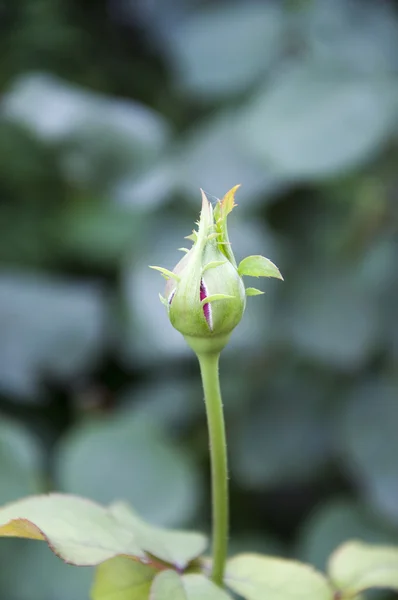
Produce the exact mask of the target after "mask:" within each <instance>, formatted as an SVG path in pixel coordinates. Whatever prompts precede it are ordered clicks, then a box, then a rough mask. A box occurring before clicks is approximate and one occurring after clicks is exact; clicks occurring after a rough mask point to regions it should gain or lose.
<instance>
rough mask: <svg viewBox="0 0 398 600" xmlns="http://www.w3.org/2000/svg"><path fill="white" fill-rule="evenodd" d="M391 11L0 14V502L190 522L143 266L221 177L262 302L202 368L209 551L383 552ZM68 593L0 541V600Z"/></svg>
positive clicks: (197, 462) (210, 6) (69, 580)
mask: <svg viewBox="0 0 398 600" xmlns="http://www.w3.org/2000/svg"><path fill="white" fill-rule="evenodd" d="M397 10H398V5H397V3H396V2H392V1H390V2H388V1H382V2H381V1H380V2H375V1H374V0H333V2H331V1H330V0H304V1H290V2H288V1H286V2H283V1H282V0H280V1H277V0H275V1H272V0H269V1H262V2H256V1H254V0H249V1H245V2H244V1H243V0H241V1H238V0H236V1H232V0H224V1H223V0H218V1H217V2H206V1H204V0H151V1H148V0H108V1H106V0H101V1H88V2H84V3H81V2H79V1H78V0H71V1H68V2H67V1H66V0H14V2H13V3H7V2H6V3H3V5H1V6H0V30H1V35H0V86H1V92H2V99H1V103H0V411H1V422H0V500H1V502H2V503H4V502H7V501H10V500H13V499H16V498H18V497H21V496H23V495H26V494H29V493H36V492H38V491H46V490H49V489H58V490H63V491H68V492H75V493H78V494H84V495H87V496H89V497H92V498H94V499H97V500H99V501H101V502H109V501H111V500H112V499H119V498H125V499H127V500H128V501H130V502H131V503H132V504H133V505H134V506H135V507H136V508H137V510H138V511H139V512H141V513H142V514H143V516H145V517H146V518H148V519H150V520H153V521H154V522H155V523H159V524H162V525H169V526H175V525H178V526H186V525H189V526H201V527H203V528H204V529H205V530H208V529H209V518H210V517H209V506H208V491H209V490H208V483H207V482H208V448H207V434H206V423H205V416H204V410H203V406H202V397H201V390H200V380H199V375H198V368H197V365H196V362H195V360H194V357H193V355H192V353H191V352H190V351H189V349H188V348H187V347H185V345H184V342H183V339H182V337H181V336H179V334H177V332H175V331H174V330H172V328H171V327H170V325H169V323H168V320H167V318H166V316H165V314H164V308H163V307H162V306H161V304H160V302H159V300H158V292H159V291H160V289H159V279H158V276H157V275H156V274H154V273H152V272H151V271H150V270H149V269H148V268H147V265H149V264H158V263H161V264H164V265H165V266H169V267H170V268H172V267H173V265H174V264H175V263H176V262H177V260H178V258H179V257H178V253H177V251H176V248H177V247H178V246H181V245H182V238H183V236H184V235H187V234H188V233H190V230H191V228H192V223H193V220H194V219H195V218H196V217H197V215H198V211H199V208H200V199H199V193H198V189H199V187H203V188H204V189H205V191H206V192H208V193H209V194H210V195H214V196H218V197H220V196H222V195H223V194H224V193H225V192H226V191H227V190H228V189H229V188H230V187H232V186H233V185H235V184H236V183H241V184H242V189H241V190H240V191H239V194H238V198H237V200H238V203H239V204H240V206H239V210H238V211H237V212H236V213H234V215H233V219H232V220H233V224H232V225H233V226H232V228H231V232H230V235H231V239H233V242H234V249H235V248H236V256H237V259H240V258H242V257H243V256H245V255H246V254H257V253H261V254H265V255H266V256H269V257H270V258H271V260H273V261H275V262H276V263H277V264H278V266H280V268H281V270H282V273H283V275H284V277H285V283H283V284H280V283H278V282H272V281H270V282H268V283H267V293H266V295H265V296H264V297H261V298H255V299H249V303H248V304H249V306H248V309H247V312H246V315H245V317H244V321H243V323H242V324H241V326H240V327H239V328H238V330H237V331H236V332H235V333H234V335H233V337H232V342H231V345H230V347H229V348H228V350H227V351H226V352H225V354H224V356H223V360H222V371H221V374H222V382H223V387H224V392H225V410H226V416H227V423H228V433H229V448H230V468H231V486H232V492H231V502H232V544H233V546H234V551H236V550H242V549H243V550H248V549H252V550H260V551H270V552H274V551H275V552H277V553H278V554H285V555H293V556H298V557H300V558H301V559H304V560H308V561H311V562H313V563H315V564H316V565H317V566H319V567H323V566H324V564H325V560H326V557H327V556H328V554H329V553H330V552H331V551H332V550H333V549H334V548H335V547H336V546H337V545H338V544H339V543H340V542H342V541H344V540H345V539H348V538H352V537H357V538H362V539H364V540H368V541H377V542H383V543H385V542H387V543H394V544H398V436H397V423H398V394H397V392H398V384H397V376H398V368H397V367H398V325H397V324H398V319H397V307H398V277H397V262H398V236H397V229H398V203H397V193H398V177H397V169H396V164H397V160H398V145H397V135H398V127H397V123H398V13H397ZM43 546H44V545H43ZM21 573H23V574H24V575H23V577H21ZM90 577H91V572H90V569H81V570H78V569H75V570H72V568H71V567H67V566H65V565H62V563H61V562H59V561H57V560H56V559H55V558H54V557H52V556H51V553H50V551H49V550H48V549H47V548H44V547H42V546H40V548H39V547H38V545H37V544H36V543H35V542H22V541H13V542H10V541H6V540H1V543H0V595H1V597H2V598H3V597H4V598H7V600H35V599H36V598H37V599H38V600H39V599H40V600H63V599H64V598H65V599H66V598H68V599H69V598H73V599H74V600H83V599H84V598H87V589H88V585H89V581H90Z"/></svg>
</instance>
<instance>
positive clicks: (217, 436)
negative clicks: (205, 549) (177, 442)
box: [198, 353, 229, 587]
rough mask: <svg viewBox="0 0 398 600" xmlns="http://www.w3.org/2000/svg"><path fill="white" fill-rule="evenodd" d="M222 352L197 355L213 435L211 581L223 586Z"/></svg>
mask: <svg viewBox="0 0 398 600" xmlns="http://www.w3.org/2000/svg"><path fill="white" fill-rule="evenodd" d="M219 358H220V354H219V353H215V354H201V355H198V359H199V364H200V372H201V376H202V384H203V390H204V396H205V405H206V413H207V423H208V429H209V439H210V460H211V480H212V508H213V531H212V546H213V547H212V554H213V570H212V574H211V578H212V581H213V582H214V583H215V584H216V585H218V586H220V587H222V586H223V580H224V571H225V563H226V559H227V548H228V526H229V514H228V513H229V507H228V465H227V443H226V435H225V423H224V414H223V405H222V398H221V391H220V381H219V374H218V362H219Z"/></svg>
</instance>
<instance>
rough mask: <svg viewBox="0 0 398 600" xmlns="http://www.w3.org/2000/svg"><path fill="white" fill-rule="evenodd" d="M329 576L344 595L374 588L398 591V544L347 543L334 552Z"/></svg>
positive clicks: (352, 594) (351, 595)
mask: <svg viewBox="0 0 398 600" xmlns="http://www.w3.org/2000/svg"><path fill="white" fill-rule="evenodd" d="M329 576H330V578H331V580H332V582H333V584H334V585H335V586H336V587H337V589H338V590H340V591H342V592H343V595H344V597H345V596H348V597H353V596H356V595H357V594H359V593H360V592H363V591H365V590H368V589H371V588H388V589H391V590H395V591H398V547H397V546H395V547H394V546H373V545H370V544H365V543H363V542H357V541H352V542H347V543H346V544H344V545H343V546H341V547H340V548H339V549H338V550H336V552H334V554H332V556H331V558H330V561H329Z"/></svg>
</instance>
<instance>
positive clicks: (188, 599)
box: [150, 571, 231, 600]
mask: <svg viewBox="0 0 398 600" xmlns="http://www.w3.org/2000/svg"><path fill="white" fill-rule="evenodd" d="M150 599H151V600H204V599H206V600H231V596H230V595H229V594H227V592H225V591H224V590H221V589H220V588H218V587H217V586H216V585H214V583H212V582H211V581H209V579H207V578H206V577H205V576H204V575H196V574H195V575H194V574H192V575H183V576H179V575H177V573H175V571H163V572H162V573H159V575H157V576H156V578H155V580H154V582H153V584H152V588H151V596H150Z"/></svg>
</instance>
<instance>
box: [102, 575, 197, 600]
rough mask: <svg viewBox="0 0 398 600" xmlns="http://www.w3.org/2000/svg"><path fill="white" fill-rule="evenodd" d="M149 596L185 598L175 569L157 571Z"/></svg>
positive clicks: (158, 599)
mask: <svg viewBox="0 0 398 600" xmlns="http://www.w3.org/2000/svg"><path fill="white" fill-rule="evenodd" d="M150 598H151V600H187V595H186V593H185V590H184V586H183V583H182V580H181V577H179V576H178V575H177V573H176V572H175V571H162V572H161V573H159V574H158V575H157V576H156V577H155V580H154V582H153V584H152V587H151V595H150ZM94 600H95V599H94ZM126 600H127V599H126Z"/></svg>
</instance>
